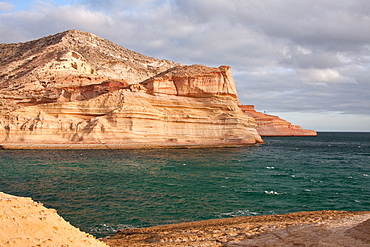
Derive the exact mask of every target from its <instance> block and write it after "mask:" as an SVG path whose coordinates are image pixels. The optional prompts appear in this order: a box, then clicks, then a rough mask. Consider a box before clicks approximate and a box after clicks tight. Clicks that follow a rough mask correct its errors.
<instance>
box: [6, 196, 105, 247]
mask: <svg viewBox="0 0 370 247" xmlns="http://www.w3.org/2000/svg"><path fill="white" fill-rule="evenodd" d="M0 246H2V247H15V246H44V247H48V246H50V247H51V246H66V247H67V246H70V247H72V246H74V247H85V246H86V247H87V246H89V247H93V246H94V247H107V245H106V244H104V243H102V242H100V241H98V240H96V239H95V238H94V237H93V236H91V235H89V234H87V233H84V232H81V231H80V230H79V229H77V228H75V227H74V226H72V225H70V224H69V223H68V222H66V221H65V220H64V219H63V218H62V217H60V216H59V215H58V214H57V212H56V210H54V209H47V208H45V207H44V206H43V205H42V204H41V203H37V202H34V201H33V200H32V199H31V198H26V197H17V196H12V195H8V194H5V193H3V192H0Z"/></svg>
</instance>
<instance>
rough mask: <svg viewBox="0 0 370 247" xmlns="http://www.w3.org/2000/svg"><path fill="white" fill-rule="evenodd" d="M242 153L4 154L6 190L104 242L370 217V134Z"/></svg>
mask: <svg viewBox="0 0 370 247" xmlns="http://www.w3.org/2000/svg"><path fill="white" fill-rule="evenodd" d="M264 140H265V142H266V144H264V145H260V146H254V147H241V148H207V149H153V150H0V171H1V173H0V190H1V191H3V192H5V193H9V194H13V195H18V196H28V197H32V198H33V199H34V200H36V201H40V202H42V203H44V205H46V206H47V207H52V208H55V209H57V210H58V212H59V214H60V215H62V216H63V217H64V218H65V219H66V220H67V221H70V222H71V223H72V224H73V225H75V226H77V227H80V228H81V229H82V230H84V231H86V232H90V233H92V234H94V235H96V236H98V237H101V236H104V235H108V234H113V233H114V232H115V231H116V230H117V229H119V228H129V227H146V226H153V225H161V224H167V223H176V222H184V221H195V220H203V219H215V218H226V217H232V216H243V215H264V214H282V213H289V212H296V211H311V210H327V209H330V210H356V211H357V210H370V133H319V135H318V136H317V137H302V138H301V137H274V138H272V137H271V138H264Z"/></svg>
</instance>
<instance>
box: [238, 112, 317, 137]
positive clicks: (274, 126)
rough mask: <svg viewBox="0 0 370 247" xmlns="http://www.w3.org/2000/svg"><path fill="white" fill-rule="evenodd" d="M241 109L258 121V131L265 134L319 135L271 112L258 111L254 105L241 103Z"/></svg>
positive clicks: (262, 134)
mask: <svg viewBox="0 0 370 247" xmlns="http://www.w3.org/2000/svg"><path fill="white" fill-rule="evenodd" d="M240 109H241V110H242V111H243V112H244V113H245V114H246V115H248V116H250V117H253V118H254V119H255V120H256V122H257V132H258V134H260V135H261V136H262V137H264V136H317V133H316V131H314V130H307V129H302V127H301V126H298V125H293V124H292V123H290V122H288V121H286V120H284V119H281V118H279V117H278V116H273V115H269V114H264V113H261V112H257V111H256V110H255V109H254V106H253V105H241V106H240Z"/></svg>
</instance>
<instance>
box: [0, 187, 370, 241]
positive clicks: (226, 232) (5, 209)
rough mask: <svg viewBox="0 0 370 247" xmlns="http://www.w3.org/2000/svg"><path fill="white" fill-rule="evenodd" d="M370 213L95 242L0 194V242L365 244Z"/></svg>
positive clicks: (53, 215)
mask: <svg viewBox="0 0 370 247" xmlns="http://www.w3.org/2000/svg"><path fill="white" fill-rule="evenodd" d="M369 232H370V211H364V212H348V211H316V212H297V213H290V214H285V215H265V216H246V217H234V218H226V219H215V220H205V221H197V222H187V223H180V224H171V225H163V226H155V227H149V228H140V229H124V230H120V231H118V232H117V233H116V234H115V235H113V236H109V237H106V238H104V239H101V241H98V240H97V239H95V238H94V237H93V236H91V235H89V234H87V233H84V232H81V231H80V230H79V229H78V228H75V227H73V226H72V225H71V224H69V223H68V222H66V221H65V220H64V219H63V218H62V217H60V216H59V215H58V214H57V212H56V210H54V209H47V208H45V207H44V206H43V205H42V204H41V203H38V202H35V201H33V200H32V199H31V198H26V197H17V196H12V195H8V194H5V193H2V192H0V246H3V247H14V246H43V247H49V246H50V247H51V246H53V247H54V246H64V247H67V246H75V247H87V246H96V247H103V246H110V247H122V246H127V247H129V246H130V247H138V246H153V247H155V246H184V247H185V246H223V247H236V246H281V247H283V246H284V247H286V246H323V247H324V246H356V247H362V246H370V234H369Z"/></svg>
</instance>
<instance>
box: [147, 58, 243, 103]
mask: <svg viewBox="0 0 370 247" xmlns="http://www.w3.org/2000/svg"><path fill="white" fill-rule="evenodd" d="M142 84H143V85H144V86H145V87H146V88H147V90H148V93H151V94H168V95H177V96H188V97H197V98H208V97H214V96H231V97H233V98H235V99H237V98H238V96H237V93H236V87H235V83H234V79H233V76H232V74H231V68H230V67H229V66H225V65H224V66H220V67H219V68H210V67H207V66H203V65H192V66H179V67H175V68H173V69H169V70H167V71H165V72H163V73H161V74H159V75H156V76H154V77H152V78H150V79H148V80H146V81H144V82H143V83H142Z"/></svg>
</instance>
